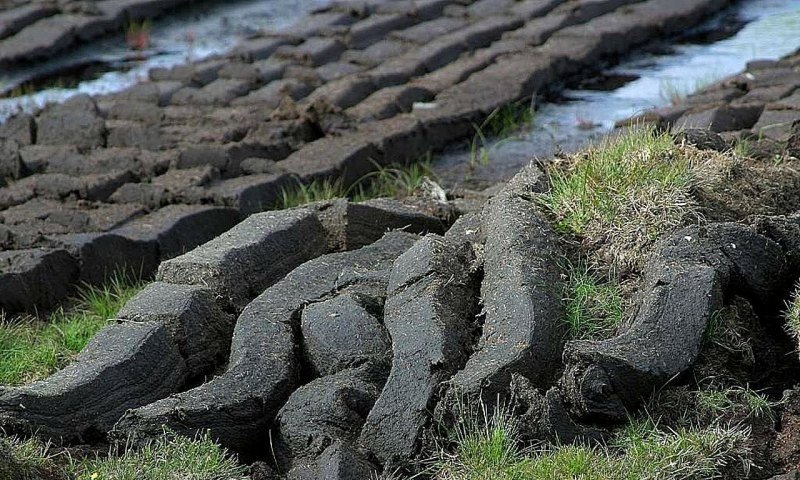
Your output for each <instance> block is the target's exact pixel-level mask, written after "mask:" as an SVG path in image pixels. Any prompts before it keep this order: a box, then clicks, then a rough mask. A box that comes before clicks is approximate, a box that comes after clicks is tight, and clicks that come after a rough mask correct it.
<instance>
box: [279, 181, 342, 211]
mask: <svg viewBox="0 0 800 480" xmlns="http://www.w3.org/2000/svg"><path fill="white" fill-rule="evenodd" d="M346 192H347V189H346V188H344V186H343V185H342V182H341V181H330V180H314V181H312V182H311V183H307V184H303V183H299V184H297V185H294V186H292V187H288V188H283V189H281V198H280V199H278V202H277V203H276V204H275V205H274V207H273V209H274V210H283V209H284V208H292V207H298V206H300V205H305V204H307V203H313V202H319V201H322V200H330V199H332V198H339V197H344V196H346Z"/></svg>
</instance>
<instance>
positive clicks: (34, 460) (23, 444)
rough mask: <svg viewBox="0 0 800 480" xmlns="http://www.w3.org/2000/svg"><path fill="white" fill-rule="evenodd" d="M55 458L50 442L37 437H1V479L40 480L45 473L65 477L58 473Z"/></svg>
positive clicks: (55, 476)
mask: <svg viewBox="0 0 800 480" xmlns="http://www.w3.org/2000/svg"><path fill="white" fill-rule="evenodd" d="M53 458H54V454H53V453H52V452H51V450H50V444H49V443H43V442H41V441H39V440H37V439H35V438H30V439H20V438H16V437H0V480H40V479H41V478H42V474H44V473H53V474H54V476H53V477H52V478H65V475H58V468H57V467H56V466H55V464H54V462H53ZM46 478H51V477H46Z"/></svg>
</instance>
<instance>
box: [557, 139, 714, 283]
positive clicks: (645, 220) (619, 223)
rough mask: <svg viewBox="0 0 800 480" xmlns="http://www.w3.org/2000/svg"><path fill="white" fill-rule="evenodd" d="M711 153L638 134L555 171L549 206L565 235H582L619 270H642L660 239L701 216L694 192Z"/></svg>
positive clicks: (608, 143)
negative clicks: (648, 251)
mask: <svg viewBox="0 0 800 480" xmlns="http://www.w3.org/2000/svg"><path fill="white" fill-rule="evenodd" d="M704 155H705V154H704V153H703V152H701V151H699V150H696V149H693V148H691V147H678V146H676V145H674V144H673V141H672V138H671V137H670V135H669V134H667V133H658V132H656V131H655V130H654V129H653V128H651V127H640V128H635V129H632V130H630V131H628V132H626V133H624V134H621V135H619V136H617V137H614V138H611V139H608V140H605V141H603V143H601V144H600V145H597V146H594V147H592V148H590V149H589V150H587V151H586V152H585V153H584V154H579V155H577V156H574V157H570V158H569V159H567V161H566V162H565V163H563V164H561V165H557V166H555V167H554V168H553V169H551V171H550V174H549V176H550V184H551V190H550V192H549V193H547V194H545V195H543V196H542V197H541V200H542V202H543V204H544V206H545V207H546V208H547V209H549V210H550V211H551V212H552V214H553V215H554V216H555V220H556V228H557V229H558V231H560V232H561V233H565V234H572V235H577V236H580V237H582V238H583V240H584V241H585V242H586V243H587V244H588V246H589V247H590V248H591V249H595V250H598V251H599V253H600V255H601V256H602V257H603V258H604V259H605V260H607V261H608V263H609V264H610V265H611V266H612V267H614V268H619V269H621V270H622V271H626V270H629V269H635V268H636V267H638V266H640V263H641V261H642V257H643V254H644V250H645V249H646V247H648V246H649V245H650V244H652V242H653V241H654V240H656V239H657V238H658V237H659V236H661V235H662V234H663V233H665V232H667V231H669V230H671V229H673V228H675V227H677V226H680V225H682V224H684V223H685V222H686V221H687V220H688V219H690V218H694V219H699V218H700V214H699V213H698V207H697V202H696V201H695V199H694V198H693V196H692V189H693V188H694V187H696V186H697V185H698V183H699V179H700V178H702V175H701V174H704V172H701V171H700V169H701V167H702V168H706V165H705V164H706V163H707V162H708V160H709V159H708V158H707V157H706V156H704Z"/></svg>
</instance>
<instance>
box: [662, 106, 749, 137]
mask: <svg viewBox="0 0 800 480" xmlns="http://www.w3.org/2000/svg"><path fill="white" fill-rule="evenodd" d="M763 110H764V105H763V104H750V105H736V106H733V105H731V106H721V107H713V108H709V109H706V110H700V111H689V112H687V113H686V114H684V115H683V116H682V117H681V118H679V119H678V120H676V121H675V126H674V127H673V130H675V131H677V130H681V129H689V128H693V129H694V128H700V129H709V130H711V131H713V132H727V131H731V130H743V129H747V128H750V127H753V126H754V125H755V124H756V122H758V120H759V117H760V116H761V112H762V111H763Z"/></svg>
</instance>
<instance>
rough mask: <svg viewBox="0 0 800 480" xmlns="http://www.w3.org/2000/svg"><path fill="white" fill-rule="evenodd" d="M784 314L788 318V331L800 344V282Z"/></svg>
mask: <svg viewBox="0 0 800 480" xmlns="http://www.w3.org/2000/svg"><path fill="white" fill-rule="evenodd" d="M783 316H784V318H786V331H787V332H788V333H789V335H791V336H792V338H794V340H795V343H796V344H798V345H800V284H798V285H797V286H796V287H795V290H794V292H792V296H791V299H790V300H789V301H788V302H787V303H786V310H785V311H784V315H783Z"/></svg>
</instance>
